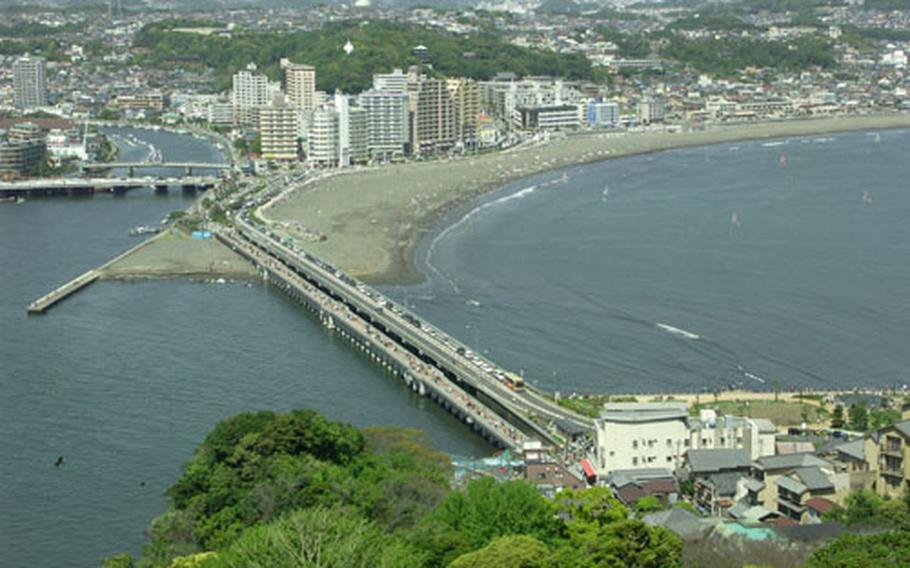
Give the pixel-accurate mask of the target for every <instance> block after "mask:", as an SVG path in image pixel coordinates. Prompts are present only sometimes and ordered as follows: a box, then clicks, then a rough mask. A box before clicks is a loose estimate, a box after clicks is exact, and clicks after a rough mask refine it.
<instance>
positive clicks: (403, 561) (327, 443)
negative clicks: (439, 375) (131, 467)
mask: <svg viewBox="0 0 910 568" xmlns="http://www.w3.org/2000/svg"><path fill="white" fill-rule="evenodd" d="M451 480H452V465H451V463H450V462H449V459H448V458H447V457H446V456H445V455H443V454H440V453H438V452H435V451H433V450H431V449H429V448H428V447H427V446H426V445H425V438H424V437H423V436H422V434H421V433H420V432H419V431H414V430H403V429H395V428H392V429H389V428H384V429H377V428H368V429H365V430H358V429H356V428H353V427H351V426H348V425H345V424H339V423H336V422H330V421H328V420H326V419H325V418H323V417H322V416H319V415H318V414H315V413H313V412H310V411H305V410H298V411H294V412H291V413H288V414H275V413H272V412H258V413H246V414H241V415H238V416H235V417H233V418H230V419H228V420H225V421H224V422H222V423H220V424H218V425H217V426H216V427H215V429H214V430H213V431H212V433H211V434H209V436H208V437H207V438H206V439H205V441H203V443H202V444H201V445H200V446H199V448H198V449H197V451H196V453H195V455H194V456H193V459H192V460H191V461H190V462H189V463H187V465H186V466H185V467H184V471H183V475H182V476H181V477H180V479H179V480H177V482H176V483H175V484H174V485H173V486H172V487H171V488H170V489H169V490H168V496H169V498H170V507H169V508H168V510H167V511H166V512H165V513H164V514H162V515H161V516H160V517H158V518H157V519H155V520H154V521H153V522H152V524H151V526H150V528H149V536H150V537H151V540H150V541H149V543H148V544H147V545H146V546H145V547H144V550H143V555H142V557H141V558H139V559H133V558H131V557H129V556H128V555H120V556H117V557H112V558H108V559H106V560H104V562H103V566H104V567H105V568H150V567H162V568H164V567H168V568H188V567H191V566H192V567H196V568H232V567H237V566H268V567H269V568H301V567H303V568H317V567H322V568H374V567H385V568H435V567H440V568H442V567H444V566H451V567H453V568H481V567H489V568H494V567H495V568H500V567H505V566H508V567H517V568H519V567H524V568H560V567H563V566H573V567H590V568H595V567H601V566H603V567H605V568H606V567H610V566H640V567H642V568H665V567H666V568H673V567H678V566H679V565H680V561H679V558H680V553H681V550H682V542H681V541H680V540H679V538H677V537H676V536H675V535H674V534H673V533H670V532H668V531H666V530H664V529H660V528H653V527H649V526H648V525H646V524H645V523H644V522H642V521H641V520H639V519H636V518H634V516H633V513H632V512H630V511H629V510H627V509H626V508H625V507H624V506H623V505H622V504H620V503H619V501H617V500H616V499H615V498H614V497H613V495H612V493H611V491H610V489H609V488H606V487H604V488H595V489H589V490H586V491H583V492H578V493H573V492H571V491H568V492H566V493H561V494H560V498H559V499H556V500H553V501H549V500H547V499H545V498H544V497H542V496H541V495H540V494H539V493H538V491H537V489H536V488H535V487H533V486H531V485H528V484H526V483H525V482H523V481H507V482H497V481H495V480H493V479H492V478H483V479H479V480H475V481H471V482H470V483H468V485H467V486H466V487H465V488H463V489H456V490H453V489H452V488H451V487H450V483H451Z"/></svg>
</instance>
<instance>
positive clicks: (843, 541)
mask: <svg viewBox="0 0 910 568" xmlns="http://www.w3.org/2000/svg"><path fill="white" fill-rule="evenodd" d="M908 558H910V532H906V531H892V532H885V533H880V534H870V535H857V534H850V533H844V534H842V535H841V536H839V537H837V538H836V539H834V540H832V541H829V542H828V543H827V544H825V545H824V546H822V547H820V548H818V549H816V550H815V552H813V553H812V556H811V557H810V558H809V561H808V562H807V563H806V564H805V567H806V568H857V567H861V566H907V559H908Z"/></svg>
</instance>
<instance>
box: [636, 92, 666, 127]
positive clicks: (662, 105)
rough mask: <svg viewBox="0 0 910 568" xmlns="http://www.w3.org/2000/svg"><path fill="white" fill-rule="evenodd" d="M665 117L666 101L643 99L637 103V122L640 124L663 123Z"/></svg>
mask: <svg viewBox="0 0 910 568" xmlns="http://www.w3.org/2000/svg"><path fill="white" fill-rule="evenodd" d="M666 116H667V101H666V100H665V99H664V98H663V97H660V96H657V97H645V98H643V99H642V100H640V101H639V102H638V120H639V121H640V122H641V123H642V124H651V123H654V122H663V120H664V118H665V117H666Z"/></svg>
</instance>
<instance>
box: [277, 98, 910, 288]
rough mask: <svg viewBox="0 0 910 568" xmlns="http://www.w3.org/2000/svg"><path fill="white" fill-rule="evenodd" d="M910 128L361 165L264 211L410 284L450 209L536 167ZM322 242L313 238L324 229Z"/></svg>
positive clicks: (342, 255) (575, 145) (385, 280)
mask: <svg viewBox="0 0 910 568" xmlns="http://www.w3.org/2000/svg"><path fill="white" fill-rule="evenodd" d="M907 127H910V114H888V115H869V116H849V117H837V118H820V119H812V120H798V121H794V120H791V121H784V122H768V123H756V124H740V125H730V126H726V125H719V126H712V127H710V128H709V129H705V130H699V131H688V132H678V133H666V132H636V133H622V132H602V133H585V134H578V135H571V136H568V137H562V138H560V139H555V140H551V141H549V142H545V143H541V144H537V145H534V146H526V147H521V148H516V149H513V150H509V151H505V152H499V153H490V154H484V155H480V156H469V157H464V158H458V159H449V160H434V161H427V162H412V163H408V164H399V165H393V166H385V167H377V168H361V169H356V170H350V171H345V172H342V173H337V174H335V175H328V176H324V177H322V178H320V179H319V180H316V181H315V182H312V183H309V184H306V185H304V186H302V187H300V188H295V189H292V190H290V191H287V192H285V193H283V194H282V195H281V196H279V197H278V198H277V199H276V200H275V201H274V202H272V203H271V204H269V205H268V206H267V207H265V208H264V209H263V210H261V214H262V216H263V217H265V218H266V219H267V220H269V221H272V222H276V223H278V224H279V228H281V229H282V230H283V231H285V232H287V233H288V234H290V235H292V236H294V237H295V239H296V240H297V241H298V242H299V243H300V244H301V245H302V246H304V247H305V248H307V249H308V250H310V251H312V252H313V253H314V254H316V255H318V256H320V257H322V258H324V259H326V260H328V261H329V262H332V263H333V264H335V265H336V266H338V267H340V268H341V269H343V270H345V271H346V272H348V273H350V274H352V275H353V276H356V277H357V278H360V279H362V280H364V281H366V282H371V283H380V284H411V283H418V282H420V281H422V280H423V275H422V274H421V273H420V272H419V271H418V270H417V268H416V266H415V256H416V252H417V247H418V245H419V243H420V241H421V238H422V237H423V236H424V235H425V234H426V233H427V231H429V230H430V229H431V228H432V227H433V225H434V224H435V223H436V222H437V221H438V220H439V219H440V218H441V217H442V216H443V215H445V213H446V212H448V211H451V210H452V209H453V208H455V207H457V206H459V205H461V204H463V203H465V202H466V201H468V200H470V199H473V198H475V197H477V196H479V195H481V194H483V193H486V192H488V191H491V190H494V189H496V188H498V187H501V186H502V185H505V184H506V183H508V182H510V181H513V180H517V179H520V178H523V177H526V176H529V175H532V174H537V173H541V172H544V171H548V170H554V169H559V168H563V167H567V166H571V165H575V164H582V163H588V162H596V161H601V160H606V159H611V158H618V157H624V156H631V155H635V154H643V153H649V152H656V151H660V150H668V149H673V148H684V147H691V146H704V145H710V144H720V143H726V142H735V141H741V140H751V139H768V138H787V137H793V136H807V135H814V134H821V133H832V132H842V131H848V130H875V129H884V128H907ZM323 235H324V239H323V240H318V239H317V238H314V236H316V237H318V236H323Z"/></svg>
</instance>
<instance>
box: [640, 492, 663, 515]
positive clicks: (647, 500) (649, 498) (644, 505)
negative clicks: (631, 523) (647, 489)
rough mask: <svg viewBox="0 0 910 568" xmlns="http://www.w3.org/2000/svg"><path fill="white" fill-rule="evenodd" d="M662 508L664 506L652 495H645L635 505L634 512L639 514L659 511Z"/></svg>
mask: <svg viewBox="0 0 910 568" xmlns="http://www.w3.org/2000/svg"><path fill="white" fill-rule="evenodd" d="M663 508H664V504H663V503H662V502H661V501H660V499H658V498H657V497H655V496H654V495H645V496H644V497H642V498H641V499H639V500H638V501H637V502H636V503H635V510H636V511H638V512H639V513H640V514H644V513H652V512H654V511H660V510H662V509H663Z"/></svg>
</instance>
